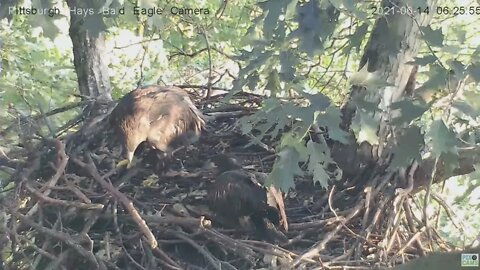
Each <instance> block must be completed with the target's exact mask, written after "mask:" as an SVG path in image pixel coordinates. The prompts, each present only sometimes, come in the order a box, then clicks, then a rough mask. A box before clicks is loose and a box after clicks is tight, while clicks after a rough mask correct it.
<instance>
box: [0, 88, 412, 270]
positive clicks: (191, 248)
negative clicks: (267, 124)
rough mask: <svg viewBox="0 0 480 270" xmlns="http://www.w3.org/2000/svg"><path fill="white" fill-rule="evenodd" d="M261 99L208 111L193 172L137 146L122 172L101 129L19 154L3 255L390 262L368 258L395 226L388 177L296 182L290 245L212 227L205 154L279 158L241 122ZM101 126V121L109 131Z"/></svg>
mask: <svg viewBox="0 0 480 270" xmlns="http://www.w3.org/2000/svg"><path fill="white" fill-rule="evenodd" d="M252 100H254V101H255V100H257V101H258V100H259V98H258V97H252V96H247V97H245V96H244V97H239V98H237V100H236V103H237V104H238V105H237V106H233V107H218V106H217V105H213V106H211V107H210V108H209V109H208V111H209V112H215V113H217V114H218V115H220V116H219V117H217V120H216V121H214V122H213V123H210V128H209V129H208V131H205V134H203V136H202V138H201V140H200V142H199V143H197V144H195V145H194V146H192V147H190V148H189V149H188V151H186V152H185V153H184V155H183V153H182V152H180V153H182V156H178V155H177V157H178V158H180V159H181V160H182V161H183V165H184V167H185V170H184V171H182V170H180V168H179V167H180V166H179V162H178V161H176V160H164V159H161V158H159V157H158V156H157V155H156V154H155V151H154V150H151V149H149V148H148V147H140V148H141V149H140V150H139V151H137V153H136V156H139V157H140V159H141V160H142V161H141V162H140V163H138V165H137V166H136V167H134V168H133V169H130V170H125V169H118V168H116V167H115V164H116V162H117V161H118V160H119V159H120V158H121V157H120V154H119V153H120V151H118V149H117V148H118V145H117V147H113V148H112V147H110V146H108V144H105V141H106V140H105V137H102V136H100V135H99V134H102V133H98V132H99V130H97V129H96V127H94V126H92V125H90V126H89V127H88V128H89V130H90V131H89V132H88V131H85V129H81V130H80V131H79V132H77V134H76V135H75V136H76V137H75V139H72V138H73V137H69V139H68V140H70V141H69V142H70V143H69V147H67V150H66V144H67V143H66V139H51V140H50V139H43V140H41V141H40V142H39V143H36V144H35V146H34V147H24V148H20V149H17V150H16V151H12V152H11V154H10V155H9V156H8V158H6V157H5V158H3V159H2V163H1V164H0V165H2V168H3V170H4V171H8V172H9V173H10V174H11V178H10V180H11V181H12V182H15V190H14V192H13V191H11V192H6V193H5V196H3V197H2V212H3V214H4V223H3V225H2V228H1V229H2V230H5V232H6V233H5V236H3V237H2V239H0V251H1V253H2V257H3V259H4V260H5V261H4V263H5V266H6V267H7V266H8V268H11V269H26V268H29V269H30V268H31V269H259V268H268V269H272V268H273V269H275V268H279V269H284V268H295V269H298V268H302V267H303V268H305V267H306V268H308V269H314V268H319V269H321V268H323V267H328V268H335V267H338V266H352V267H354V268H357V267H358V268H362V267H371V266H373V265H375V264H376V265H377V266H378V265H384V264H378V263H379V262H380V261H382V258H380V257H373V258H372V257H367V256H368V255H371V254H380V252H378V250H379V249H380V248H378V247H377V243H378V242H379V241H381V240H382V239H383V237H384V236H382V235H380V234H378V233H377V234H375V233H376V232H385V231H388V230H390V229H386V228H382V226H383V225H382V223H380V222H377V221H378V219H381V218H382V217H381V216H388V215H389V216H391V217H392V218H395V216H396V215H395V213H396V212H395V211H394V210H393V209H392V213H389V210H388V207H387V204H389V203H391V202H392V201H393V199H392V198H393V197H392V196H393V195H392V196H390V197H389V196H385V195H382V196H377V195H378V194H379V193H380V190H384V189H385V187H386V185H385V184H386V182H387V181H388V179H389V178H388V177H384V178H383V179H384V181H381V180H379V179H377V183H376V184H375V185H374V186H373V188H371V189H370V190H369V191H368V192H367V193H366V194H367V195H365V194H364V193H360V195H359V193H355V194H350V193H349V191H348V190H335V189H331V190H329V191H328V192H327V191H325V190H323V189H322V188H321V187H320V186H319V185H316V186H315V185H314V184H313V183H312V181H311V179H309V178H308V177H306V178H304V179H303V178H302V179H296V189H295V191H291V192H289V193H288V194H287V195H286V198H285V199H286V200H285V204H286V211H287V216H288V220H289V223H290V225H289V231H288V233H287V236H288V239H289V240H288V242H286V243H282V244H280V245H273V244H270V243H267V242H264V241H259V240H257V239H255V237H254V236H253V234H252V233H251V232H250V231H249V230H248V229H242V228H234V229H232V228H221V227H212V225H211V224H212V223H211V221H210V220H209V218H210V216H211V213H210V212H209V210H208V208H207V206H206V203H205V194H206V191H205V188H206V185H207V184H208V182H209V181H212V176H211V175H209V173H208V172H205V171H204V170H201V169H200V168H201V166H202V164H203V162H204V161H205V159H206V158H207V157H208V156H211V155H214V154H216V153H219V152H225V153H230V154H234V155H236V156H237V157H239V158H240V159H241V160H243V161H244V162H243V163H244V165H251V166H254V167H255V168H257V170H258V171H261V172H267V173H268V172H270V170H271V167H272V164H273V162H274V160H275V155H274V154H273V153H272V150H271V148H272V145H273V144H274V143H273V142H272V141H270V142H265V145H263V144H262V145H260V146H258V145H256V146H250V147H245V146H246V145H247V144H248V143H249V137H248V136H245V135H242V134H241V132H240V131H239V129H238V127H236V126H235V123H236V121H237V120H238V118H239V117H240V116H241V115H245V114H248V113H249V112H251V111H252V109H255V106H254V105H252ZM247 103H248V104H249V105H248V106H247V105H246V104H247ZM253 104H255V102H253ZM257 105H258V102H257ZM247 108H248V109H247ZM219 112H220V113H219ZM101 123H102V122H101V121H100V122H97V124H96V126H99V127H100V128H101V126H102V124H101ZM87 125H88V124H85V125H84V126H87ZM92 131H94V132H92ZM85 134H90V135H92V134H94V135H98V136H86V135H85ZM106 136H107V135H106ZM73 140H76V141H75V143H71V142H72V141H73ZM86 140H90V141H88V142H87V141H86ZM107 141H110V138H108V140H107ZM79 142H80V143H79ZM110 144H111V143H110ZM113 144H115V143H113ZM72 145H73V146H72ZM85 145H88V146H85ZM107 146H108V147H107ZM13 155H14V156H13ZM391 194H393V193H391ZM366 198H368V200H367V199H366ZM371 198H378V199H376V202H374V200H372V199H371ZM367 201H368V203H367ZM403 202H404V201H403V200H402V201H401V202H400V203H403ZM371 203H380V204H383V205H380V207H381V208H383V210H382V211H380V212H378V211H377V209H376V208H372V207H371V206H369V205H371ZM365 207H366V209H367V210H365ZM361 213H363V215H360V214H361ZM410 214H411V213H410ZM366 217H373V219H374V222H372V224H370V223H367V222H366ZM375 220H376V221H375ZM395 222H396V221H395ZM413 227H414V226H413ZM397 229H398V228H397ZM412 230H413V229H412ZM397 231H401V229H399V230H397ZM397 231H396V232H395V233H397V234H396V235H397V237H398V232H397ZM414 233H415V231H414V230H413V231H411V232H409V235H414ZM402 237H403V236H402ZM407 240H408V239H407ZM400 242H402V241H400ZM400 242H399V243H400ZM403 242H407V241H403ZM399 243H396V242H395V243H393V244H391V246H389V247H388V248H391V250H389V251H388V252H389V253H390V254H391V253H392V252H393V253H395V252H398V251H400V250H401V251H402V252H403V251H404V249H405V248H406V247H407V246H408V245H406V246H403V247H402V246H400V244H399ZM402 248H403V250H402ZM382 250H385V248H382ZM383 261H385V260H383ZM0 265H1V264H0Z"/></svg>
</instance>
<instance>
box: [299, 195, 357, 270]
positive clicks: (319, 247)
mask: <svg viewBox="0 0 480 270" xmlns="http://www.w3.org/2000/svg"><path fill="white" fill-rule="evenodd" d="M363 204H364V200H363V199H362V200H361V201H360V202H359V203H358V204H357V206H356V207H354V208H352V209H351V211H350V214H349V215H348V216H347V217H346V218H345V220H344V221H342V222H340V224H338V225H337V227H335V229H334V230H332V231H331V232H330V233H328V234H327V235H326V236H325V237H324V239H323V240H322V241H319V242H317V243H316V244H315V245H314V246H313V247H312V248H310V249H309V250H308V251H307V252H305V253H303V254H302V255H301V256H300V257H298V258H297V259H295V260H294V261H293V263H292V265H291V268H296V267H297V266H298V265H299V264H300V262H301V261H302V260H305V259H311V258H313V257H315V256H318V255H319V253H320V251H322V250H323V249H325V245H326V244H327V243H328V242H329V241H330V240H331V239H332V238H333V237H334V236H335V235H336V234H337V232H338V231H340V229H341V228H342V227H344V226H345V223H346V222H347V221H349V220H351V219H352V218H353V217H355V216H356V215H357V214H358V213H359V212H360V210H361V209H362V207H363Z"/></svg>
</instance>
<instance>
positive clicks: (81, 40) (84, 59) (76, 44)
mask: <svg viewBox="0 0 480 270" xmlns="http://www.w3.org/2000/svg"><path fill="white" fill-rule="evenodd" d="M87 2H89V1H79V0H68V1H67V4H68V7H69V8H70V31H69V32H70V38H71V39H72V45H73V63H74V66H75V71H76V73H77V77H78V86H79V90H80V94H81V95H82V96H85V97H92V98H93V97H99V96H101V97H104V98H105V99H107V100H112V98H111V86H110V78H109V75H108V68H107V64H106V61H105V58H104V57H103V56H104V54H105V53H104V51H105V38H104V35H103V33H99V34H98V35H93V34H92V32H91V31H89V30H88V29H86V28H85V27H84V23H85V18H87V19H88V16H87V17H84V16H83V15H80V14H77V13H76V12H73V10H74V9H76V8H91V5H88V4H87Z"/></svg>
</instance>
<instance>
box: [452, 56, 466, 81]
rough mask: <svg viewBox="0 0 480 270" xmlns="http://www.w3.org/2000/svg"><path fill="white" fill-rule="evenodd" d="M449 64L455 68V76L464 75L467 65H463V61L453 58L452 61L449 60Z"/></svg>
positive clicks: (461, 76)
mask: <svg viewBox="0 0 480 270" xmlns="http://www.w3.org/2000/svg"><path fill="white" fill-rule="evenodd" d="M448 64H449V66H450V68H451V69H452V70H453V72H454V74H455V76H458V77H460V78H463V77H464V73H465V65H463V64H462V62H460V61H458V60H452V61H448Z"/></svg>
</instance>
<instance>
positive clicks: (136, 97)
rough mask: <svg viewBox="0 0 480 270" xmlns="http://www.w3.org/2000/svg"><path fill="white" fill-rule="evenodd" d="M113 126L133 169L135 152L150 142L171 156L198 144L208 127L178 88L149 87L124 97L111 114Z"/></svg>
mask: <svg viewBox="0 0 480 270" xmlns="http://www.w3.org/2000/svg"><path fill="white" fill-rule="evenodd" d="M110 124H111V125H112V126H113V128H114V129H115V132H116V134H118V136H119V137H120V139H121V140H122V142H123V144H124V146H125V147H126V152H127V160H123V161H122V162H120V163H119V164H118V165H119V166H121V165H124V164H125V163H126V164H127V168H129V167H131V165H132V160H133V156H134V153H135V149H137V147H138V145H140V143H142V142H147V143H148V144H149V145H150V146H152V147H153V148H155V149H158V150H161V151H163V152H164V153H166V154H171V153H172V151H173V150H175V148H176V147H179V146H185V145H188V144H191V143H194V142H195V141H197V140H198V138H199V137H200V133H201V131H202V129H203V128H204V126H205V120H204V116H203V114H202V112H201V111H200V110H199V109H198V108H197V107H195V105H194V104H193V102H192V100H191V99H190V97H189V96H188V94H187V93H186V92H185V91H184V90H182V89H180V88H178V87H174V86H168V87H161V86H147V87H144V88H139V89H135V90H133V91H131V92H130V93H128V94H126V95H125V96H123V97H122V98H121V99H120V100H119V102H118V104H117V106H116V107H115V109H113V111H112V113H111V114H110Z"/></svg>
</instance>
